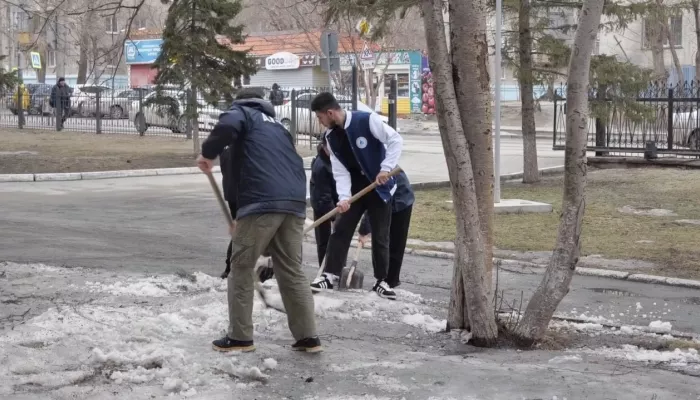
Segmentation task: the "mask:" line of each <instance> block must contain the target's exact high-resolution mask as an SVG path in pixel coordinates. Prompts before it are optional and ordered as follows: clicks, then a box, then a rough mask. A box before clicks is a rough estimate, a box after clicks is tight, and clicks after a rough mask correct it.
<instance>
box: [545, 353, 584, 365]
mask: <svg viewBox="0 0 700 400" xmlns="http://www.w3.org/2000/svg"><path fill="white" fill-rule="evenodd" d="M581 361H582V359H581V356H579V355H578V354H574V355H570V356H557V357H554V358H551V359H550V360H549V361H548V363H549V364H565V363H572V362H581Z"/></svg>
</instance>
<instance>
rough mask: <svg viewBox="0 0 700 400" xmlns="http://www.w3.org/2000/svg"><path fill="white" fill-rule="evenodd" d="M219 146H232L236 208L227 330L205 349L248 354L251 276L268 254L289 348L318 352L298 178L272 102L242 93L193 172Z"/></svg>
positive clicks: (208, 164) (302, 187) (297, 161)
mask: <svg viewBox="0 0 700 400" xmlns="http://www.w3.org/2000/svg"><path fill="white" fill-rule="evenodd" d="M226 146H233V148H232V153H231V156H232V158H231V160H232V164H233V171H232V175H231V176H232V178H233V181H234V183H235V185H236V188H237V192H236V203H237V204H236V206H237V207H238V208H237V210H236V221H235V223H234V226H233V228H234V229H235V234H234V235H232V237H233V251H232V256H231V273H230V274H229V277H228V311H229V327H228V331H227V333H226V336H224V337H222V338H221V339H218V340H214V341H213V342H212V347H213V348H214V350H217V351H223V352H227V351H243V352H248V351H254V350H255V345H254V343H253V332H254V326H253V300H254V291H255V289H254V285H255V281H254V275H253V271H254V268H255V265H256V262H257V260H258V258H259V257H260V255H261V254H262V253H263V252H265V251H266V250H269V252H270V254H271V256H272V261H273V267H274V269H275V275H276V276H277V282H278V285H279V290H280V295H281V296H282V302H283V303H284V308H285V310H286V312H287V323H288V325H289V330H290V331H291V332H292V335H293V336H294V339H295V340H296V342H295V343H294V344H293V345H292V349H293V350H297V351H306V352H311V353H315V352H319V351H322V347H321V340H320V339H319V337H318V336H317V334H316V317H315V315H314V299H313V296H312V294H311V291H310V290H309V288H308V286H307V285H308V281H307V279H306V275H305V274H304V271H303V269H302V265H301V255H302V243H303V239H304V233H303V231H304V220H305V219H306V173H305V171H304V162H303V161H302V159H301V157H300V156H299V154H298V153H297V151H296V148H295V147H294V141H293V139H292V136H291V134H290V133H289V131H287V129H286V128H285V127H284V126H283V125H282V124H281V123H280V122H279V121H278V120H276V119H275V109H274V107H273V106H272V104H270V103H269V102H268V101H265V100H263V98H262V96H260V95H259V94H257V93H252V92H245V91H244V92H241V93H239V94H238V95H237V96H236V101H234V103H233V105H232V106H231V109H230V110H229V111H227V112H225V113H223V114H222V115H221V116H220V117H219V122H218V123H217V124H216V126H214V129H212V131H211V133H210V134H209V137H207V139H206V140H205V141H204V142H203V143H202V154H200V155H199V157H198V158H197V165H198V166H199V168H200V169H201V170H202V171H203V172H205V173H211V170H212V167H213V164H214V160H215V159H216V158H217V157H219V155H220V154H221V153H222V152H223V150H224V148H225V147H226Z"/></svg>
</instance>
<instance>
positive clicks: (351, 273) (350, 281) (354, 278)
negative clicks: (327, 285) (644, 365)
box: [338, 240, 365, 290]
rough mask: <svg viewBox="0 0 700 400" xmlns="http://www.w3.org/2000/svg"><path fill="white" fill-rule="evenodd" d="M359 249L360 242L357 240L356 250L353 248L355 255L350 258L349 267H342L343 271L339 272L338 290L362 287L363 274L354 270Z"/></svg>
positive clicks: (358, 256) (360, 247)
mask: <svg viewBox="0 0 700 400" xmlns="http://www.w3.org/2000/svg"><path fill="white" fill-rule="evenodd" d="M360 250H362V242H360V241H359V240H358V241H357V250H355V257H354V258H353V260H352V264H350V267H345V268H343V272H342V273H341V274H340V282H339V283H338V290H346V289H362V283H363V282H364V280H365V274H364V273H362V271H355V268H356V267H357V260H358V259H359V258H360Z"/></svg>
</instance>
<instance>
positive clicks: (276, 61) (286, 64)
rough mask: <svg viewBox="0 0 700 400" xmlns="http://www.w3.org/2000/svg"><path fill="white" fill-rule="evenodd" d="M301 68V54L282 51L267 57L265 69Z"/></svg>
mask: <svg viewBox="0 0 700 400" xmlns="http://www.w3.org/2000/svg"><path fill="white" fill-rule="evenodd" d="M297 68H299V56H297V55H296V54H292V53H288V52H281V53H275V54H273V55H271V56H269V57H267V58H266V59H265V69H269V70H276V69H297Z"/></svg>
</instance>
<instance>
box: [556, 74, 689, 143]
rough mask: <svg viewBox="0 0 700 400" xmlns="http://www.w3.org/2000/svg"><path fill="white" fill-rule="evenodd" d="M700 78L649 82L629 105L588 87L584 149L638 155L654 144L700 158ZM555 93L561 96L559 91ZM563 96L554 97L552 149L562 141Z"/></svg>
mask: <svg viewBox="0 0 700 400" xmlns="http://www.w3.org/2000/svg"><path fill="white" fill-rule="evenodd" d="M698 83H699V81H689V82H683V83H682V84H675V85H672V86H669V85H667V84H666V83H665V82H663V83H653V84H651V85H649V87H648V88H647V89H646V90H644V91H642V92H641V93H639V96H638V97H637V98H636V99H635V100H634V101H631V102H629V103H624V102H620V101H615V100H613V99H611V98H607V96H608V95H609V93H610V92H609V91H606V93H596V92H595V91H594V90H592V91H591V94H590V97H589V107H590V108H591V109H592V110H595V112H593V113H591V117H590V118H589V119H588V150H589V151H595V152H596V153H597V154H598V155H602V154H608V155H614V154H620V153H642V152H644V151H645V149H647V147H650V146H651V147H655V148H656V149H658V153H659V154H661V155H676V156H700V129H699V128H700V112H699V108H700V86H699V85H698ZM558 94H560V95H562V97H564V96H565V94H564V93H563V91H561V90H559V91H558ZM566 107H567V104H566V98H565V97H564V98H559V99H557V98H556V96H555V99H554V121H553V122H554V125H553V126H554V132H553V133H554V138H553V148H554V149H555V150H562V149H564V146H565V143H566Z"/></svg>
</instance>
